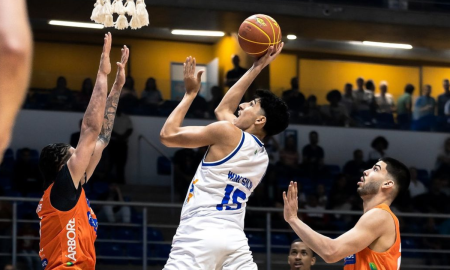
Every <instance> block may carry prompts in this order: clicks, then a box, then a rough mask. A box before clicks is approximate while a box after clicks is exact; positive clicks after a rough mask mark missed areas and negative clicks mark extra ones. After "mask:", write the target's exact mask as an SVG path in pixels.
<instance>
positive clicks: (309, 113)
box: [301, 95, 322, 125]
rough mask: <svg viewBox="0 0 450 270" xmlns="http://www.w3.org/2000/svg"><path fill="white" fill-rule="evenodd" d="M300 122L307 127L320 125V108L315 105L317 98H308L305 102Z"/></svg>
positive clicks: (312, 96) (313, 96)
mask: <svg viewBox="0 0 450 270" xmlns="http://www.w3.org/2000/svg"><path fill="white" fill-rule="evenodd" d="M301 122H302V123H304V124H309V125H321V124H322V115H321V113H320V107H319V106H318V105H317V97H316V96H315V95H311V96H309V97H308V99H307V100H306V104H305V106H304V108H303V116H302V120H301Z"/></svg>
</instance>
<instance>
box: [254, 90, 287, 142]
mask: <svg viewBox="0 0 450 270" xmlns="http://www.w3.org/2000/svg"><path fill="white" fill-rule="evenodd" d="M255 98H257V99H259V104H260V105H261V109H263V110H264V115H265V116H266V124H265V125H264V128H263V129H264V131H265V132H266V136H272V135H276V134H278V133H280V132H282V131H283V130H285V129H286V128H287V127H288V125H289V109H288V106H287V105H286V103H285V102H284V101H283V100H282V99H281V98H279V97H277V96H276V95H275V94H274V93H272V92H270V91H268V90H257V91H256V94H255Z"/></svg>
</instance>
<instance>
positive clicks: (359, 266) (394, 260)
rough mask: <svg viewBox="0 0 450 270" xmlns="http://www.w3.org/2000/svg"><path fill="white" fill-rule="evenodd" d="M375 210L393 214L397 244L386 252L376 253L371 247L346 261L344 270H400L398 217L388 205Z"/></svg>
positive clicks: (381, 205)
mask: <svg viewBox="0 0 450 270" xmlns="http://www.w3.org/2000/svg"><path fill="white" fill-rule="evenodd" d="M375 208H379V209H383V210H385V211H387V212H389V214H391V216H392V218H393V219H394V223H395V234H396V237H395V242H394V244H393V245H392V246H391V247H390V248H389V249H388V250H387V251H385V252H375V251H373V250H371V249H370V248H369V247H366V248H365V249H363V250H361V251H360V252H358V253H356V254H353V255H351V256H348V257H347V258H345V259H344V270H398V269H400V261H401V243H400V229H399V223H398V219H397V217H396V216H395V215H394V213H392V211H391V209H390V208H389V206H387V205H386V204H380V205H377V206H376V207H375Z"/></svg>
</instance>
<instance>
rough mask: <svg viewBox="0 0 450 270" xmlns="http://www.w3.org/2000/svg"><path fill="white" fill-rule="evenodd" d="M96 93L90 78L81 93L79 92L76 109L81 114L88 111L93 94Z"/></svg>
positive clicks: (84, 83)
mask: <svg viewBox="0 0 450 270" xmlns="http://www.w3.org/2000/svg"><path fill="white" fill-rule="evenodd" d="M93 91H94V85H93V83H92V80H91V79H90V78H86V79H84V81H83V85H82V86H81V91H79V92H77V98H76V105H75V109H76V110H77V111H80V112H84V111H86V108H87V106H88V104H89V100H91V95H92V92H93Z"/></svg>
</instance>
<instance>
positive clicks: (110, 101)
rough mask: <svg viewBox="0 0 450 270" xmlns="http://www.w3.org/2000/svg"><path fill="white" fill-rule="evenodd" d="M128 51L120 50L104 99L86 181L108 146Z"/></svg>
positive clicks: (123, 80)
mask: <svg viewBox="0 0 450 270" xmlns="http://www.w3.org/2000/svg"><path fill="white" fill-rule="evenodd" d="M129 55H130V51H129V49H128V48H127V46H124V47H123V48H122V58H121V60H120V62H117V74H116V80H115V81H114V84H113V87H112V89H111V92H110V93H109V95H108V98H107V99H106V108H105V112H104V117H103V125H102V130H101V131H100V135H99V136H98V139H97V142H96V143H95V149H94V153H93V154H92V157H91V160H90V162H89V165H88V167H87V169H86V178H87V179H86V180H89V178H91V176H92V174H93V173H94V170H95V168H96V167H97V165H98V163H99V162H100V159H101V158H102V153H103V149H105V148H106V146H108V144H109V141H110V139H111V133H112V130H113V127H114V119H115V118H116V111H117V106H118V105H119V97H120V93H121V92H122V88H123V85H124V84H125V67H126V64H127V62H128V56H129Z"/></svg>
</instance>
